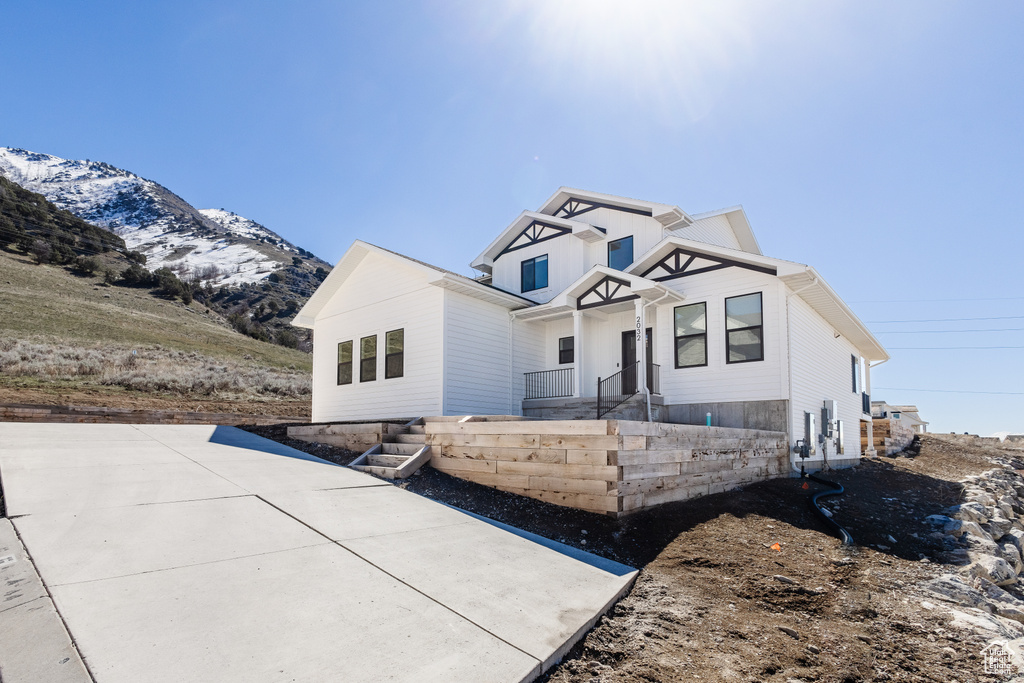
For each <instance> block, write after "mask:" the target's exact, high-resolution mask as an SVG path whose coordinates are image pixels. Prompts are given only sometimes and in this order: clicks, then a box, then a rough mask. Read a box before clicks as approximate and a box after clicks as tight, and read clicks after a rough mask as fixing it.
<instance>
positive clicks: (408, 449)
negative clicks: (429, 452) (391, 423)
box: [380, 443, 423, 455]
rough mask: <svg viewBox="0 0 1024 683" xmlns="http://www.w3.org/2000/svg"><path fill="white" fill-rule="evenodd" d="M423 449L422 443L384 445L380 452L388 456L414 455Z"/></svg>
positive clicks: (381, 446)
mask: <svg viewBox="0 0 1024 683" xmlns="http://www.w3.org/2000/svg"><path fill="white" fill-rule="evenodd" d="M421 448H423V444H421V443H382V444H381V445H380V452H381V453H385V454H387V455H413V454H415V453H416V451H418V450H419V449H421Z"/></svg>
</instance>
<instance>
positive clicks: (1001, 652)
mask: <svg viewBox="0 0 1024 683" xmlns="http://www.w3.org/2000/svg"><path fill="white" fill-rule="evenodd" d="M981 656H982V657H984V658H985V673H987V674H990V675H993V676H1013V675H1014V674H1015V673H1017V667H1016V666H1015V665H1014V661H1013V660H1014V657H1013V653H1012V652H1011V651H1010V648H1009V647H1008V644H1007V641H1005V640H993V641H992V642H991V643H989V644H988V645H986V646H985V648H984V649H983V650H982V651H981Z"/></svg>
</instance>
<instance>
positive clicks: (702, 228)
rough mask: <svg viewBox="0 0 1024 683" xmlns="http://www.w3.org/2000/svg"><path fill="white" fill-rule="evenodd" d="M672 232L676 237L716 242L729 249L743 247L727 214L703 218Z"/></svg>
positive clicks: (709, 242) (710, 242)
mask: <svg viewBox="0 0 1024 683" xmlns="http://www.w3.org/2000/svg"><path fill="white" fill-rule="evenodd" d="M672 234H673V235H674V236H676V237H682V238H685V239H688V240H697V241H698V242H706V243H708V244H715V245H718V246H720V247H728V248H729V249H740V248H741V247H740V243H739V240H737V239H736V233H735V232H734V231H733V229H732V226H731V225H730V224H729V219H728V218H726V217H725V214H722V215H719V216H709V217H708V218H701V219H700V220H696V221H694V222H693V224H691V225H688V226H687V227H685V228H680V229H678V230H673V231H672Z"/></svg>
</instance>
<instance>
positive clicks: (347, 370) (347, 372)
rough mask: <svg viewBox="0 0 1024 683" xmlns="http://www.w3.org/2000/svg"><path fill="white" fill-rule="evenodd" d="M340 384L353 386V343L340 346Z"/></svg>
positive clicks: (347, 342)
mask: <svg viewBox="0 0 1024 683" xmlns="http://www.w3.org/2000/svg"><path fill="white" fill-rule="evenodd" d="M338 384H339V385H341V384H352V342H351V341H344V342H341V343H340V344H338Z"/></svg>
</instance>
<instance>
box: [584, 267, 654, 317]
mask: <svg viewBox="0 0 1024 683" xmlns="http://www.w3.org/2000/svg"><path fill="white" fill-rule="evenodd" d="M623 287H625V288H626V291H627V292H629V291H630V290H629V283H628V282H626V281H625V280H620V279H618V278H615V277H612V276H611V275H606V276H605V277H603V278H601V279H600V280H599V281H598V283H597V284H596V285H594V286H593V287H591V288H590V289H588V290H587V291H585V292H583V294H581V295H580V296H579V298H578V299H576V308H577V309H578V310H581V311H582V310H583V309H585V308H595V307H597V306H607V305H609V304H617V303H621V302H623V301H632V300H633V299H639V298H640V297H638V296H637V295H636V294H633V293H632V292H630V293H629V294H628V295H622V296H620V295H619V292H621V291H622V288H623Z"/></svg>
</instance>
